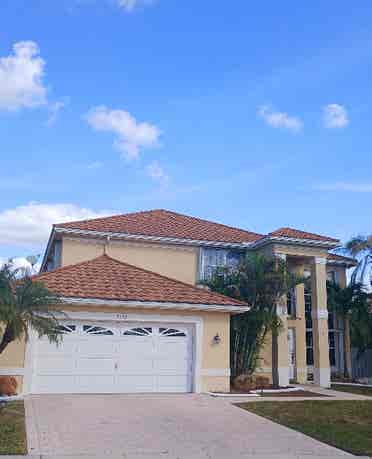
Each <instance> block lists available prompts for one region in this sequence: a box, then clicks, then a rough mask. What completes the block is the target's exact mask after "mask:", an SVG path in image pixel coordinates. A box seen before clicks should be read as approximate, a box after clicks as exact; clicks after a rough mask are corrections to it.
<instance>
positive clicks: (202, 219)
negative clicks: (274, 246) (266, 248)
mask: <svg viewBox="0 0 372 459" xmlns="http://www.w3.org/2000/svg"><path fill="white" fill-rule="evenodd" d="M156 210H158V211H161V212H166V213H169V214H173V215H179V216H181V217H187V218H191V219H193V220H199V221H202V222H205V223H211V224H213V225H219V226H223V227H224V228H229V229H233V230H237V231H244V232H245V233H249V234H255V235H256V236H262V237H265V234H261V233H255V232H254V231H249V230H246V229H244V228H238V227H237V226H231V225H226V224H225V223H219V222H214V221H212V220H206V219H205V218H200V217H194V216H193V215H187V214H181V213H180V212H175V211H173V210H166V209H156Z"/></svg>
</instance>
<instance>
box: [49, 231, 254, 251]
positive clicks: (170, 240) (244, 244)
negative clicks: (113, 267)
mask: <svg viewBox="0 0 372 459" xmlns="http://www.w3.org/2000/svg"><path fill="white" fill-rule="evenodd" d="M54 230H55V232H56V233H60V234H80V235H83V236H96V237H104V238H105V237H112V238H116V239H129V240H136V241H138V240H139V241H152V242H168V243H170V244H183V245H198V246H211V247H231V248H233V247H236V248H246V247H249V246H251V245H252V242H220V241H205V240H202V239H201V240H199V239H183V238H178V237H164V236H146V235H144V234H130V233H115V232H110V231H92V230H81V229H76V228H59V227H55V228H54Z"/></svg>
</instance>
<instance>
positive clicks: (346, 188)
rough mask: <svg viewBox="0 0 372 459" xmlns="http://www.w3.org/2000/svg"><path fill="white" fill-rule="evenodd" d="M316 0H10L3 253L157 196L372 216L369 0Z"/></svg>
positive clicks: (348, 230)
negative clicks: (63, 223)
mask: <svg viewBox="0 0 372 459" xmlns="http://www.w3.org/2000/svg"><path fill="white" fill-rule="evenodd" d="M308 3H309V4H303V2H302V3H298V2H297V3H296V2H293V1H283V2H274V1H271V2H259V3H257V2H256V4H253V5H252V2H246V1H240V0H236V1H234V2H230V3H226V2H212V1H209V0H204V1H203V2H197V1H195V0H189V1H188V2H180V1H178V2H176V1H174V0H173V1H171V0H154V1H152V2H151V1H144V0H137V1H136V0H63V1H62V0H61V1H59V2H50V1H49V0H11V1H10V0H9V1H7V0H4V1H3V2H2V5H1V19H2V21H1V23H2V26H1V29H0V59H1V60H0V144H1V150H0V151H1V155H0V166H1V168H0V190H1V194H2V199H1V201H0V257H7V256H13V255H16V256H22V255H28V254H29V253H37V252H40V251H41V250H42V249H43V248H44V245H45V239H46V237H47V235H48V230H49V228H50V225H51V223H52V222H54V221H56V220H57V221H58V220H65V219H76V218H84V217H90V216H95V215H100V214H107V213H114V212H115V213H116V212H122V213H125V212H129V211H135V210H143V209H151V208H167V209H171V210H175V211H179V212H182V213H187V214H191V215H195V216H199V217H203V218H207V219H211V220H215V221H220V222H223V223H226V224H231V225H234V226H239V227H243V228H247V229H250V230H252V231H257V232H269V231H272V230H274V229H276V228H278V227H281V226H291V227H295V228H300V229H304V230H308V231H314V232H317V233H322V234H328V235H331V236H336V237H339V238H341V239H342V240H345V239H348V238H349V237H351V236H352V235H355V234H357V233H367V232H370V231H371V224H372V213H371V212H370V208H371V198H372V177H371V169H372V154H371V148H372V147H371V145H372V130H371V119H372V90H371V89H372V86H371V74H372V30H371V27H370V23H371V20H372V4H371V3H370V2H367V1H361V2H358V3H357V4H353V7H352V8H351V7H350V3H349V2H336V1H329V2H321V1H318V0H314V1H313V2H311V3H310V2H308ZM14 46H15V48H14Z"/></svg>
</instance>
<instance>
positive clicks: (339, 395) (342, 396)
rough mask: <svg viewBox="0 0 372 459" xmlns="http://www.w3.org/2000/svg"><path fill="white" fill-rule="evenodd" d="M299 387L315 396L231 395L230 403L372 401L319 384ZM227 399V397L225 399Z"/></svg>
mask: <svg viewBox="0 0 372 459" xmlns="http://www.w3.org/2000/svg"><path fill="white" fill-rule="evenodd" d="M299 387H302V388H303V389H304V390H306V391H307V392H314V397H298V396H297V397H290V396H289V395H288V396H286V397H283V396H282V397H275V395H273V396H269V395H267V396H265V397H231V398H229V399H228V400H229V402H230V403H242V402H268V401H270V402H291V401H297V402H300V401H304V400H324V401H326V400H370V401H372V397H368V396H366V395H357V394H350V393H348V392H340V391H337V390H331V389H324V388H322V387H319V386H315V385H314V384H301V385H300V386H299ZM316 394H321V395H326V397H317V396H316ZM225 400H227V398H226V399H225Z"/></svg>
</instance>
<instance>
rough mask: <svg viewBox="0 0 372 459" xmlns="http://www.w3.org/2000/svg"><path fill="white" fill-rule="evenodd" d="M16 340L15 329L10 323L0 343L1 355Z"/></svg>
mask: <svg viewBox="0 0 372 459" xmlns="http://www.w3.org/2000/svg"><path fill="white" fill-rule="evenodd" d="M14 339H15V335H14V327H13V326H12V324H11V323H8V324H7V325H6V327H5V331H4V334H3V337H2V339H1V342H0V354H1V353H2V352H4V350H5V349H6V347H7V346H8V344H9V343H11V342H12V341H14Z"/></svg>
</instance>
